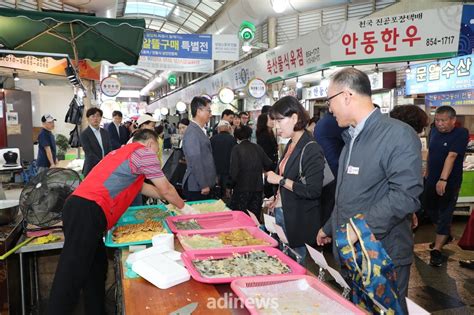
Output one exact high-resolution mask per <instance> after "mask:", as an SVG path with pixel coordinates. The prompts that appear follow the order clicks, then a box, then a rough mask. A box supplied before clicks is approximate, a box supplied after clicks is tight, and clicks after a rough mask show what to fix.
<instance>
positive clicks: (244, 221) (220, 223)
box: [166, 211, 255, 233]
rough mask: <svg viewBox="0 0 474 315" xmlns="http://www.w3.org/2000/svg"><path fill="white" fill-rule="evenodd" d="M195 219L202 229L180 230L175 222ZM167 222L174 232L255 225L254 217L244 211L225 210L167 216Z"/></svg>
mask: <svg viewBox="0 0 474 315" xmlns="http://www.w3.org/2000/svg"><path fill="white" fill-rule="evenodd" d="M191 219H195V220H196V221H197V223H198V224H199V225H200V226H201V227H202V229H201V230H178V229H177V228H176V225H175V224H174V222H179V221H187V220H191ZM166 223H168V226H169V228H170V229H171V231H172V232H173V233H178V232H182V231H193V232H196V231H203V230H211V229H221V228H231V227H243V226H255V222H253V220H252V218H251V217H249V216H248V215H247V214H245V213H243V212H242V211H224V212H214V213H204V214H187V215H177V216H175V217H167V218H166Z"/></svg>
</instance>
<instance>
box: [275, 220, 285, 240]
mask: <svg viewBox="0 0 474 315" xmlns="http://www.w3.org/2000/svg"><path fill="white" fill-rule="evenodd" d="M275 230H276V234H277V235H278V237H279V238H280V241H282V242H283V243H285V244H288V239H287V238H286V234H285V231H283V228H282V227H281V226H279V225H278V224H275Z"/></svg>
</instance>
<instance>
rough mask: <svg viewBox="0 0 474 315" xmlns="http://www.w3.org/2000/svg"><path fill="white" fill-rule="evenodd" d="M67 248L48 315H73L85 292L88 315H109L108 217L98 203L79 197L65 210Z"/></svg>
mask: <svg viewBox="0 0 474 315" xmlns="http://www.w3.org/2000/svg"><path fill="white" fill-rule="evenodd" d="M63 227H64V228H63V229H64V247H63V250H62V252H61V256H60V258H59V263H58V267H57V269H56V274H55V276H54V281H53V286H52V288H51V293H50V296H49V306H48V314H54V315H55V314H58V315H59V314H61V315H64V314H72V313H73V311H74V308H75V306H76V304H77V302H78V298H79V293H80V291H81V290H82V291H83V294H84V301H85V305H84V307H85V313H86V314H105V278H106V275H107V255H106V252H105V246H104V242H103V240H102V237H103V234H104V231H105V230H106V227H107V220H106V218H105V215H104V213H103V211H102V208H100V207H99V206H98V205H97V204H96V203H95V202H92V201H89V200H87V199H83V198H81V197H77V196H71V197H70V198H68V200H67V201H66V203H65V205H64V209H63Z"/></svg>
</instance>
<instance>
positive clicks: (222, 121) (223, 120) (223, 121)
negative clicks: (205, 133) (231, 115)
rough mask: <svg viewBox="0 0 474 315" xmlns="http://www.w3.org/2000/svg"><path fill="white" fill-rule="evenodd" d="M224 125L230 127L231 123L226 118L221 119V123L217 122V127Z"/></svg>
mask: <svg viewBox="0 0 474 315" xmlns="http://www.w3.org/2000/svg"><path fill="white" fill-rule="evenodd" d="M223 126H225V127H230V123H229V122H228V121H227V120H225V119H221V121H219V123H218V124H217V128H219V127H223Z"/></svg>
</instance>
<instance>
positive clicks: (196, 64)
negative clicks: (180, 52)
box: [138, 56, 214, 73]
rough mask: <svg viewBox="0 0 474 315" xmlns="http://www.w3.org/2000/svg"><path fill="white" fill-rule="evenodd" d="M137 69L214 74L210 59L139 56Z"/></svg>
mask: <svg viewBox="0 0 474 315" xmlns="http://www.w3.org/2000/svg"><path fill="white" fill-rule="evenodd" d="M138 67H139V68H144V69H147V70H153V71H157V70H170V71H182V72H203V73H212V72H214V61H213V60H212V59H210V60H207V59H186V58H162V57H147V56H140V58H139V59H138Z"/></svg>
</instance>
